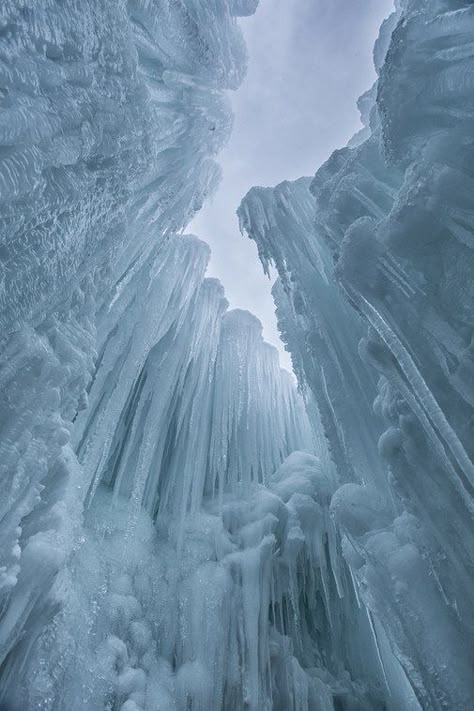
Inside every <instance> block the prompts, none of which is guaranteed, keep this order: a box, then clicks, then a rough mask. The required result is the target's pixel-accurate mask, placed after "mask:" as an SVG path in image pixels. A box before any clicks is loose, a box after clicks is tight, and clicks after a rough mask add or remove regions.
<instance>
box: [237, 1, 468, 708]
mask: <svg viewBox="0 0 474 711" xmlns="http://www.w3.org/2000/svg"><path fill="white" fill-rule="evenodd" d="M396 5H397V7H396V10H395V12H394V13H393V14H392V16H391V17H390V18H389V19H388V20H387V21H386V22H385V23H384V24H383V26H382V29H381V33H380V36H379V39H378V41H377V43H376V46H375V52H374V59H375V65H376V69H377V72H378V80H377V82H376V83H375V85H374V86H373V87H372V89H371V90H370V91H368V92H367V93H366V94H365V95H364V96H363V97H362V98H361V99H360V102H359V108H360V111H361V115H362V120H363V123H364V125H365V127H364V128H363V130H362V131H361V132H360V133H359V134H358V135H356V136H355V137H354V138H353V139H352V141H351V142H350V144H349V145H348V146H347V147H346V148H343V149H341V150H339V151H336V152H335V153H334V154H333V155H332V156H331V157H330V158H329V160H328V161H327V163H326V164H324V165H323V166H322V167H321V168H320V169H319V170H318V172H317V173H316V175H315V177H314V178H313V179H309V178H302V179H300V180H297V181H295V182H292V183H290V182H287V183H282V184H281V185H278V186H277V187H276V188H274V189H263V188H253V189H252V190H251V191H250V192H249V193H248V195H247V196H246V198H245V199H244V201H243V202H242V204H241V206H240V208H239V210H238V214H239V218H240V224H241V228H242V230H243V231H244V232H246V233H247V234H248V236H249V237H251V238H252V239H254V240H255V241H256V243H257V245H258V249H259V253H260V257H261V260H262V263H263V265H264V267H265V269H267V267H268V265H269V264H270V263H273V264H274V265H275V266H276V268H277V269H278V273H279V279H278V281H277V282H276V284H275V286H274V291H273V293H274V298H275V302H276V305H277V315H278V319H279V327H280V330H281V332H282V333H283V337H284V340H285V341H286V343H287V347H288V349H289V350H290V352H291V354H292V358H293V364H294V368H295V372H296V373H297V375H298V379H299V381H300V383H301V384H302V386H305V387H307V388H308V389H309V390H310V391H311V392H312V393H313V395H314V397H315V399H316V402H317V405H318V408H319V412H320V416H321V421H322V425H323V429H324V433H325V436H326V439H327V442H328V446H329V449H330V451H331V456H332V459H333V461H334V463H335V465H336V468H337V475H338V480H339V483H340V484H343V486H342V487H341V488H340V489H339V490H338V491H337V492H336V493H335V494H334V496H333V499H332V503H331V512H332V514H333V516H334V520H335V522H336V524H337V526H338V530H339V531H340V532H341V534H342V536H343V542H342V546H343V552H344V557H345V560H346V562H347V563H348V565H349V568H350V570H351V574H352V575H353V578H354V581H355V585H356V588H357V590H358V594H359V595H360V597H361V599H362V601H363V602H364V603H365V605H367V608H368V609H369V610H370V614H371V615H373V618H374V620H375V622H376V627H377V626H381V627H382V628H383V632H384V635H385V637H386V639H387V640H388V643H389V645H390V647H391V649H392V651H393V653H394V655H395V656H396V658H397V659H398V661H399V662H400V664H401V666H402V667H403V669H404V671H405V674H406V676H407V678H408V679H409V680H410V684H411V686H412V688H413V689H414V691H415V693H416V696H417V699H418V702H419V704H420V706H421V707H422V708H423V709H430V710H431V709H436V710H437V709H462V710H467V709H470V708H472V707H473V705H474V675H473V673H472V660H473V659H474V650H473V643H474V620H473V612H474V609H473V595H472V591H473V583H474V579H473V578H474V576H473V571H474V545H473V500H472V494H473V483H474V482H473V475H474V467H473V456H474V437H473V423H474V416H473V405H474V379H473V374H474V357H473V354H474V352H473V347H472V337H473V325H474V323H473V316H474V298H473V297H474V289H473V273H474V259H473V244H474V243H473V232H474V197H473V195H474V193H473V186H474V183H473V178H474V175H473V170H472V165H473V158H474V109H473V103H472V96H473V90H474V74H473V72H472V66H473V56H474V55H473V45H472V37H473V32H474V6H473V4H472V3H471V2H460V1H458V0H432V1H431V0H430V2H424V1H422V0H400V2H398V3H396ZM398 708H406V706H404V705H401V706H399V707H398Z"/></svg>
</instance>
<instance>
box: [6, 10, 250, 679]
mask: <svg viewBox="0 0 474 711" xmlns="http://www.w3.org/2000/svg"><path fill="white" fill-rule="evenodd" d="M255 7H256V3H255V2H253V1H252V2H245V1H244V2H230V1H229V2H227V1H224V2H214V3H209V2H207V0H205V1H203V2H199V1H193V2H191V1H190V0H189V1H184V2H179V3H177V2H167V0H163V1H162V0H155V1H150V2H148V1H146V2H141V1H140V0H138V1H137V2H133V1H132V2H123V1H122V0H120V1H119V2H116V0H113V1H112V0H111V1H108V0H105V1H104V2H100V3H97V2H92V1H91V2H88V1H87V0H85V1H83V0H81V2H75V1H74V0H68V1H67V2H64V3H61V4H60V5H58V4H57V3H56V2H51V1H50V0H40V1H39V2H35V3H33V4H31V3H30V4H27V3H24V2H21V1H19V0H6V2H2V4H1V7H0V109H1V113H0V341H1V344H0V345H1V350H0V383H1V385H0V470H1V483H2V496H1V504H0V507H1V514H0V540H1V546H0V610H1V612H0V664H1V665H2V666H1V679H2V691H4V690H5V688H6V685H8V684H10V682H11V683H12V684H13V685H14V686H15V687H18V684H19V679H20V678H21V677H19V676H18V674H19V670H20V669H24V668H25V660H26V659H27V658H28V657H29V655H30V654H31V653H32V650H33V648H34V643H35V639H36V638H37V636H38V635H40V634H41V633H42V631H43V630H44V628H45V626H46V625H47V623H48V622H49V621H50V620H51V619H52V617H53V616H54V614H55V613H56V612H57V611H58V609H60V607H61V604H62V602H63V600H64V598H65V596H66V597H67V594H66V592H65V591H64V590H62V588H61V585H60V583H59V582H58V580H59V578H58V573H59V571H61V570H63V568H64V565H65V563H66V561H67V559H68V556H69V554H70V553H71V551H72V550H73V549H74V547H75V546H77V545H78V541H80V540H81V536H82V533H81V531H82V520H81V516H82V507H83V504H84V502H86V504H88V503H90V501H91V500H92V499H93V496H94V493H95V491H96V490H97V486H98V484H99V482H100V481H102V480H103V481H104V482H107V483H110V484H111V483H112V482H113V484H114V488H115V490H116V491H117V492H118V493H119V494H120V493H121V492H122V490H126V489H127V487H129V488H130V487H131V492H130V494H132V492H133V496H131V500H132V501H133V502H135V503H134V506H135V509H134V511H135V514H134V515H135V518H136V516H137V515H138V514H137V510H138V508H139V506H140V505H141V503H142V502H143V500H144V497H146V501H147V502H148V506H149V507H150V508H153V506H155V503H156V502H155V501H153V496H152V495H151V494H148V492H147V491H143V487H144V486H145V485H146V483H147V482H148V478H147V477H148V475H149V472H148V470H147V466H151V457H152V456H153V457H155V455H156V456H158V455H157V454H156V452H151V441H152V439H153V446H154V445H155V440H158V441H159V445H160V446H161V447H163V448H164V450H163V452H162V456H163V457H165V458H166V457H169V451H168V450H169V449H170V447H171V446H173V447H174V446H176V447H177V444H176V442H174V440H173V437H174V434H173V435H171V434H170V435H169V437H168V438H167V434H166V433H162V435H163V438H165V439H164V440H161V439H160V436H159V433H155V435H154V436H153V433H152V431H151V427H152V424H153V423H155V424H156V421H157V420H156V419H151V420H150V421H149V423H150V422H151V423H152V424H148V425H147V427H144V429H143V430H140V437H141V440H140V444H139V446H141V444H142V441H143V445H144V446H143V448H142V451H141V455H140V458H138V460H136V450H134V449H133V446H134V444H135V445H137V442H138V440H136V439H134V438H136V436H137V435H136V430H137V428H138V429H139V428H140V427H141V424H142V421H141V420H139V418H140V417H141V418H142V419H143V420H146V417H145V413H146V411H147V408H149V407H150V403H148V401H147V402H146V403H138V404H139V405H140V406H142V410H140V409H136V410H135V409H134V406H135V405H137V402H136V400H137V399H138V400H139V394H140V392H141V389H142V388H143V386H144V383H145V380H146V379H147V378H148V383H147V387H148V388H150V384H151V379H152V378H153V377H156V371H157V370H158V371H159V373H160V377H161V382H160V383H158V385H159V387H160V388H161V391H162V392H158V396H157V398H156V400H157V399H158V397H159V400H160V402H159V404H157V402H156V401H155V402H153V408H154V409H152V415H153V416H154V417H155V418H158V416H159V415H160V414H161V415H162V416H163V417H165V416H168V415H169V417H170V423H172V424H173V426H174V427H176V428H177V432H178V434H179V433H180V428H183V430H184V429H185V428H188V429H189V426H190V424H189V423H190V421H191V420H190V419H189V417H190V416H191V414H192V413H191V412H189V414H188V411H187V410H186V404H188V405H189V402H190V401H192V400H193V399H194V396H195V395H196V396H197V395H199V394H200V393H201V392H204V391H205V387H204V382H211V381H212V378H211V375H210V373H211V372H212V368H213V358H214V352H215V350H216V343H217V340H218V330H219V319H220V318H221V317H222V313H223V310H224V308H225V305H224V299H223V296H222V292H221V289H220V287H219V286H218V285H216V284H215V283H214V284H212V283H210V282H204V272H205V268H206V264H207V259H208V253H207V252H208V250H207V248H206V247H205V246H204V245H202V244H201V243H199V241H197V240H193V239H182V240H181V239H178V238H176V237H175V234H176V232H179V231H181V230H182V229H183V227H184V225H185V224H186V223H187V222H188V221H189V219H190V218H191V217H192V215H193V214H194V213H195V211H196V210H197V209H199V207H200V205H201V203H202V201H203V199H204V198H205V196H206V195H207V194H209V192H210V191H211V190H212V189H213V187H214V186H215V184H216V181H217V179H218V176H219V169H218V167H217V164H216V163H215V162H214V156H215V155H216V153H217V151H218V149H219V148H220V147H221V146H222V144H223V142H224V141H225V139H226V136H227V135H228V132H229V129H230V125H231V116H230V112H229V108H228V102H227V99H226V97H225V95H224V92H225V91H226V90H228V89H232V88H236V87H237V86H238V84H239V83H240V81H241V79H242V77H243V75H244V72H245V63H246V61H245V48H244V44H243V40H242V37H241V33H240V31H239V28H238V25H237V22H236V17H237V16H238V15H240V14H249V13H251V12H252V11H254V9H255ZM193 314H194V316H195V317H196V319H198V320H199V319H200V324H201V329H202V330H201V332H198V331H197V330H195V331H193V333H192V334H190V335H189V338H188V337H187V335H186V333H187V332H186V327H187V326H189V323H190V321H192V319H193ZM193 323H194V322H193ZM194 325H196V324H195V323H194ZM205 336H206V338H207V336H209V340H208V341H207V340H206V338H205ZM178 341H179V343H180V345H179V347H178V345H177V344H176V343H175V342H178ZM171 346H175V347H176V348H177V349H178V351H177V352H178V353H179V355H180V358H181V360H179V359H178V360H177V361H176V362H169V358H170V352H171V351H172V347H171ZM179 349H181V350H179ZM152 351H153V356H155V360H153V357H152V355H151V352H152ZM167 358H168V361H166V359H167ZM160 359H161V360H163V361H164V364H163V368H161V367H160V363H161V361H160ZM165 361H166V362H165ZM191 364H194V365H195V368H194V371H193V370H192V368H191ZM201 366H202V367H201ZM165 368H166V370H165ZM165 372H166V373H167V375H168V376H169V378H170V381H166V378H165ZM173 378H175V379H176V380H175V381H174V380H173ZM206 378H207V381H206ZM185 384H189V388H188V390H187V391H186V388H185V387H184V386H185ZM180 387H181V388H182V389H183V393H184V392H186V397H187V398H188V403H183V402H179V405H177V402H178V401H180V398H181V397H182V395H181V394H180V392H179V388H180ZM170 388H175V392H174V393H169V392H167V390H169V389H170ZM193 388H194V390H193ZM149 393H150V390H149V389H148V391H147V395H148V396H149ZM208 397H210V395H208ZM137 408H138V405H137ZM160 408H161V409H160ZM167 408H168V409H167ZM180 408H181V409H180ZM135 415H136V418H135V419H134V417H135ZM186 417H188V419H186ZM197 417H198V415H197V414H196V413H194V415H193V418H194V419H193V420H192V421H193V422H195V421H196V419H197ZM129 426H130V431H129V429H128V427H129ZM206 426H207V424H206V422H205V420H203V424H202V427H203V429H204V430H205V428H206ZM193 433H194V438H195V440H194V441H193V442H189V452H191V451H193V450H191V446H193V447H194V444H195V441H198V445H199V446H200V447H201V448H204V447H205V446H207V444H208V443H207V438H206V433H205V432H204V433H203V434H204V436H203V437H202V439H201V440H199V436H198V435H199V433H200V428H198V427H196V428H193ZM178 434H177V435H176V436H178ZM181 436H183V435H181ZM156 446H157V447H158V445H156ZM177 451H178V450H177ZM196 454H197V449H196V448H195V449H194V451H193V455H196ZM206 454H207V452H205V451H204V450H203V451H202V452H201V460H200V462H199V464H201V462H202V461H203V459H204V457H205V455H206ZM128 460H130V462H131V463H130V467H131V469H130V471H128V469H127V472H126V474H124V472H123V469H124V466H125V465H127V466H128ZM154 461H155V460H153V462H154ZM132 462H133V466H132ZM175 466H176V467H178V463H176V464H175ZM133 467H135V469H133ZM188 467H189V464H188ZM156 476H157V477H158V474H156ZM152 485H153V482H151V483H150V486H152ZM163 487H165V484H163ZM154 495H155V496H157V492H156V491H154ZM186 506H188V504H187V503H186ZM55 581H56V582H55Z"/></svg>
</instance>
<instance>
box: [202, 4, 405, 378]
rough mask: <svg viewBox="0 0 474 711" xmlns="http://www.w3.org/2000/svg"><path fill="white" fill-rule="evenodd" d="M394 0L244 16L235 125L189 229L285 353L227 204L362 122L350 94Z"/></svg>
mask: <svg viewBox="0 0 474 711" xmlns="http://www.w3.org/2000/svg"><path fill="white" fill-rule="evenodd" d="M392 5H393V0H260V5H259V8H258V10H257V12H256V14H255V15H253V16H251V17H247V18H242V20H240V24H241V27H242V30H243V32H244V35H245V39H246V42H247V47H248V55H249V67H248V72H247V77H246V79H245V80H244V82H243V84H242V86H241V87H240V89H238V91H236V92H232V93H231V96H230V98H231V102H232V106H233V111H234V116H235V118H234V128H233V133H232V136H231V139H230V141H229V143H228V145H227V147H226V148H225V149H224V150H223V151H222V153H221V154H220V156H219V162H220V164H221V166H222V170H223V179H222V182H221V184H220V187H219V189H218V191H217V193H216V195H215V196H214V198H213V199H212V200H211V201H209V202H208V203H206V204H205V205H204V207H203V209H202V210H201V212H200V213H199V214H198V215H197V217H196V218H195V219H194V220H193V222H192V224H191V225H190V227H189V230H188V231H189V232H193V233H194V234H196V235H198V236H199V237H200V238H202V239H203V240H205V241H206V242H208V244H210V246H211V249H212V257H211V263H210V265H209V270H208V276H213V277H218V278H219V279H220V280H221V281H222V283H223V284H224V287H225V291H226V296H227V299H228V300H229V302H230V307H231V308H243V309H248V310H249V311H252V312H253V313H254V314H255V315H256V316H258V318H259V319H260V320H261V321H262V324H263V328H264V337H265V339H266V340H267V341H269V342H270V343H272V344H273V345H274V346H276V347H277V348H278V349H279V350H280V361H281V363H282V365H283V366H284V367H286V368H288V369H291V361H290V358H289V355H288V354H287V353H286V352H284V350H283V345H282V343H281V341H280V339H279V335H278V330H277V326H276V319H275V307H274V304H273V299H272V296H271V293H270V289H271V285H272V282H271V281H270V280H269V279H268V278H267V277H265V276H264V274H263V271H262V267H261V264H260V261H259V259H258V256H257V248H256V246H255V244H254V243H253V242H252V241H251V240H250V239H248V238H247V237H245V236H242V235H241V234H240V232H239V227H238V221H237V217H236V214H235V211H236V209H237V207H238V205H239V203H240V201H241V199H242V198H243V197H244V195H245V194H246V193H247V191H248V190H249V189H250V188H251V187H252V186H254V185H263V186H271V185H277V184H278V183H280V182H282V181H283V180H294V179H296V178H299V177H301V176H303V175H313V174H314V173H315V172H316V170H317V169H318V167H319V166H320V165H321V164H322V163H323V162H324V161H325V160H326V159H327V158H328V157H329V156H330V155H331V153H332V151H333V150H334V149H336V148H341V147H342V146H344V145H345V144H346V143H347V141H348V140H349V139H350V138H351V137H352V135H353V134H354V133H355V132H356V131H357V130H358V129H359V128H360V121H359V113H358V111H357V107H356V101H357V99H358V97H359V96H360V95H361V94H362V93H363V92H364V91H365V90H366V89H368V88H369V87H370V86H371V84H372V83H373V81H374V79H375V72H374V69H373V63H372V48H373V44H374V41H375V39H376V37H377V34H378V28H379V27H380V24H381V22H382V20H383V19H384V18H385V17H386V16H387V15H388V14H389V13H390V10H391V8H392Z"/></svg>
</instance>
